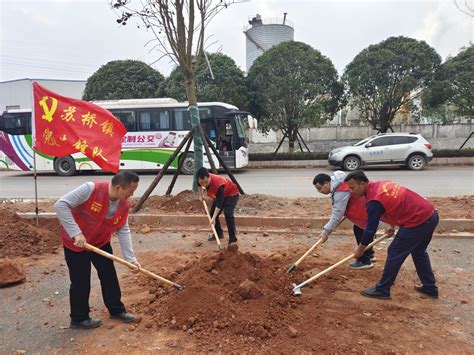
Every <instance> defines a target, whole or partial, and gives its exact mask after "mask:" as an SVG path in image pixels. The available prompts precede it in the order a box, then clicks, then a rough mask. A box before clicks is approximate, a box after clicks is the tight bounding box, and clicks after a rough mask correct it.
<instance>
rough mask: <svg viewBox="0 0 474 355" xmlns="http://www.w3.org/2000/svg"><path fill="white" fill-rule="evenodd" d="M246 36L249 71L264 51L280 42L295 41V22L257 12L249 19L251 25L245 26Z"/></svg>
mask: <svg viewBox="0 0 474 355" xmlns="http://www.w3.org/2000/svg"><path fill="white" fill-rule="evenodd" d="M244 34H245V38H246V60H247V63H246V64H247V72H248V71H249V69H250V67H251V66H252V64H253V62H254V61H255V59H257V58H258V57H259V56H260V55H262V53H263V52H265V51H266V50H268V49H270V48H271V47H273V46H276V45H277V44H279V43H282V42H286V41H293V40H294V37H295V30H294V28H293V23H291V22H290V21H289V20H288V19H287V18H286V13H285V14H284V17H283V19H281V18H266V19H262V17H261V16H260V15H259V14H257V15H256V16H255V17H253V18H252V19H251V20H249V26H246V27H244Z"/></svg>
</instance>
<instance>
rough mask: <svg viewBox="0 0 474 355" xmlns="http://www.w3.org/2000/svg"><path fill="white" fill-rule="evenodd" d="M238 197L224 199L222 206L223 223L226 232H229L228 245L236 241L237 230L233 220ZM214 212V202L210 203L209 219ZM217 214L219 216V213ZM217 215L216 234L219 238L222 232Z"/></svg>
mask: <svg viewBox="0 0 474 355" xmlns="http://www.w3.org/2000/svg"><path fill="white" fill-rule="evenodd" d="M239 197H240V196H239V195H235V196H230V197H226V198H224V204H223V205H222V210H221V212H222V211H224V216H225V223H226V224H227V230H228V231H229V243H233V242H236V241H237V229H236V227H235V218H234V210H235V206H236V205H237V201H239ZM215 210H216V201H214V202H213V203H212V207H211V212H210V213H211V217H212V216H213V215H214V211H215ZM221 212H219V215H220V213H221ZM219 215H217V218H216V224H215V227H216V232H217V234H219V235H220V236H222V235H224V231H223V229H222V226H221V222H220V221H219Z"/></svg>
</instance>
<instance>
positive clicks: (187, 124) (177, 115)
mask: <svg viewBox="0 0 474 355" xmlns="http://www.w3.org/2000/svg"><path fill="white" fill-rule="evenodd" d="M173 111H174V129H175V130H176V131H189V130H190V129H191V128H192V126H191V118H190V117H189V111H188V110H187V109H185V108H184V109H180V108H178V109H174V110H173Z"/></svg>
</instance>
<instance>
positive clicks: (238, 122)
mask: <svg viewBox="0 0 474 355" xmlns="http://www.w3.org/2000/svg"><path fill="white" fill-rule="evenodd" d="M235 126H236V127H237V134H238V135H239V138H245V123H244V121H243V120H242V117H241V116H235Z"/></svg>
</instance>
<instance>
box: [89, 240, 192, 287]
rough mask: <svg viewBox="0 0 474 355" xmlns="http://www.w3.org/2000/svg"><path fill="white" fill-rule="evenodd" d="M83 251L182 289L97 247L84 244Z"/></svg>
mask: <svg viewBox="0 0 474 355" xmlns="http://www.w3.org/2000/svg"><path fill="white" fill-rule="evenodd" d="M84 249H87V250H90V251H92V252H94V253H96V254H99V255H102V256H103V257H106V258H107V259H110V260H113V261H116V262H118V263H119V264H122V265H125V266H127V267H129V268H130V269H134V270H138V271H140V272H141V273H143V274H145V275H148V276H150V277H151V278H154V279H156V280H160V281H162V282H164V283H167V284H168V285H171V286H174V287H176V288H178V289H181V288H183V287H182V286H180V285H178V284H176V283H174V282H172V281H170V280H167V279H165V278H164V277H161V276H158V275H156V274H154V273H152V272H151V271H148V270H146V269H143V268H141V267H140V268H139V267H138V266H136V265H134V264H132V263H129V262H128V261H126V260H123V259H121V258H119V257H118V256H115V255H113V254H110V253H107V252H106V251H103V250H102V249H99V248H97V247H95V246H93V245H90V244H88V243H86V244H85V245H84Z"/></svg>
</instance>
